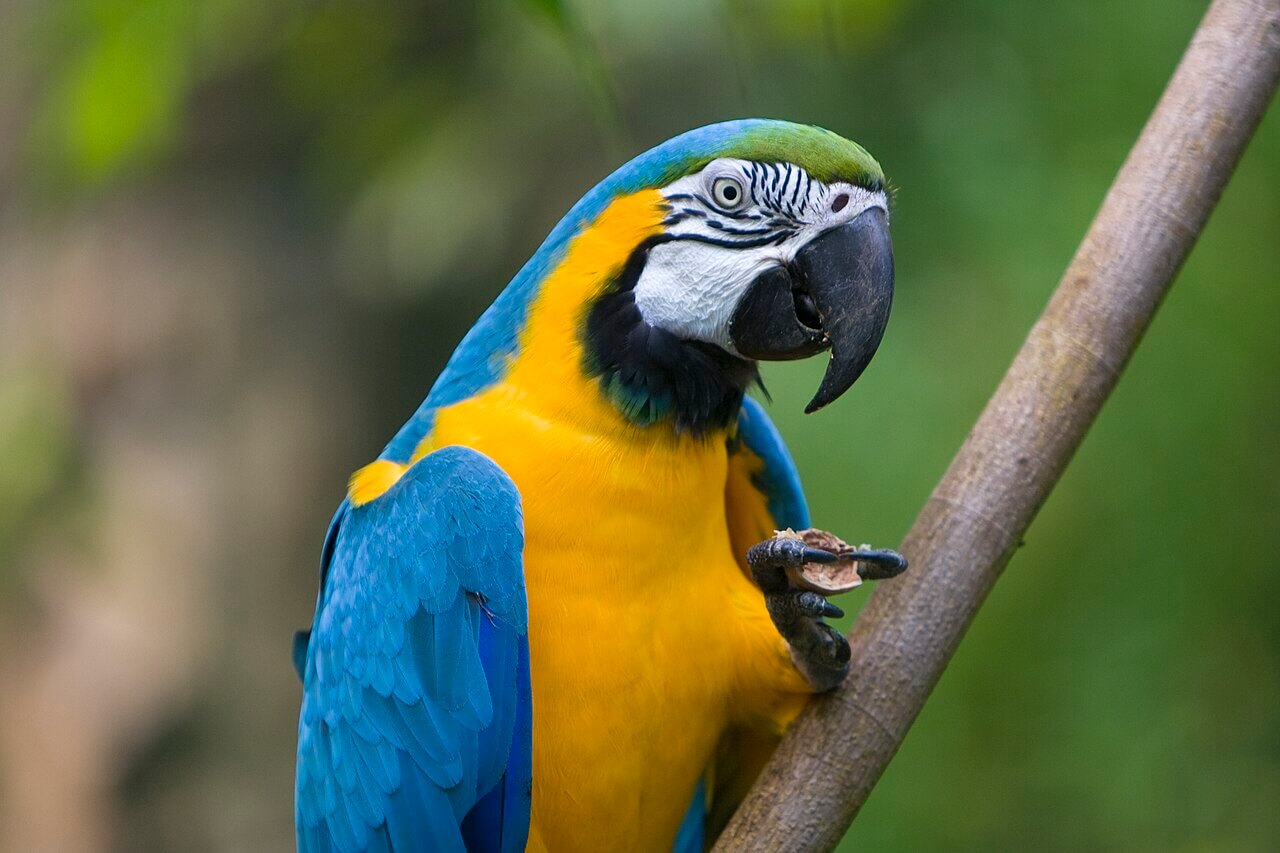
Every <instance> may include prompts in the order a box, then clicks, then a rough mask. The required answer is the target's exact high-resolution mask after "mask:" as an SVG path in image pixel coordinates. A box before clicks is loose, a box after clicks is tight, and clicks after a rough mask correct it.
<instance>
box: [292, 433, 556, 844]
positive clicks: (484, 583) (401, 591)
mask: <svg viewBox="0 0 1280 853" xmlns="http://www.w3.org/2000/svg"><path fill="white" fill-rule="evenodd" d="M523 547H524V533H523V522H522V519H521V513H520V495H519V492H518V491H517V490H516V487H515V485H514V484H513V483H512V482H511V480H510V478H509V477H507V475H506V474H505V473H503V471H502V470H501V469H500V468H498V466H497V465H495V464H494V463H493V462H492V461H490V460H489V459H488V458H487V457H485V456H483V455H481V454H480V453H477V452H476V451H474V450H470V449H468V448H463V447H447V448H443V449H441V450H437V451H436V452H434V453H432V454H430V455H428V456H427V457H425V458H424V459H422V460H421V461H419V462H418V463H417V464H415V465H414V466H413V467H412V468H411V469H409V471H407V472H406V473H405V475H404V477H402V478H401V479H400V480H399V481H398V482H397V483H396V484H395V485H394V486H392V487H391V488H390V489H389V490H388V491H387V492H386V493H385V494H383V495H382V496H381V497H379V498H378V499H376V500H374V501H372V502H370V503H368V504H365V505H364V506H360V507H354V506H351V505H350V504H344V505H343V507H342V508H340V509H339V511H338V515H337V516H336V517H335V518H334V522H333V525H332V526H331V528H330V534H329V538H328V540H327V541H326V543H325V552H324V556H323V558H322V560H323V567H322V578H323V580H322V587H321V591H320V598H319V601H318V603H317V606H316V616H315V621H314V623H313V626H312V630H311V632H310V635H309V636H308V635H307V634H301V635H300V636H299V638H298V639H297V640H295V646H294V659H295V662H296V663H299V664H301V669H302V674H303V698H302V713H301V715H300V718H299V721H298V760H297V788H296V805H295V821H296V824H297V832H298V849H299V850H300V851H306V853H310V851H340V852H341V853H348V851H362V850H379V851H381V850H386V851H391V850H396V851H411V850H442V851H450V850H464V849H466V850H471V851H479V850H484V851H517V850H523V849H524V846H525V841H526V838H527V835H528V829H529V806H530V795H531V790H532V698H531V694H530V689H529V643H528V636H527V622H528V601H527V598H526V596H525V587H524V571H523V567H522V560H521V552H522V550H523Z"/></svg>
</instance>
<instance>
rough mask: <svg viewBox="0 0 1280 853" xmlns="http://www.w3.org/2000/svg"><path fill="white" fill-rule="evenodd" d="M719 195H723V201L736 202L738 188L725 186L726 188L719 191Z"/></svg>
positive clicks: (731, 185)
mask: <svg viewBox="0 0 1280 853" xmlns="http://www.w3.org/2000/svg"><path fill="white" fill-rule="evenodd" d="M721 193H722V194H723V195H724V197H725V201H737V200H738V188H737V187H735V186H734V185H733V184H729V185H728V186H726V187H725V188H724V189H723V190H722V191H721Z"/></svg>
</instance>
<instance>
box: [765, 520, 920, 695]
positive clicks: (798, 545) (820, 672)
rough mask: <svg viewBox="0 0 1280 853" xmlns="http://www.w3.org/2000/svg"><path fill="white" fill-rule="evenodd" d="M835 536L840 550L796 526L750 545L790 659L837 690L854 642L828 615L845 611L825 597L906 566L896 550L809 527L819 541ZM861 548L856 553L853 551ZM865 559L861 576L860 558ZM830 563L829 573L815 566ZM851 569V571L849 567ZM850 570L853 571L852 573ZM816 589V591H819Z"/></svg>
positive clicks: (815, 681) (819, 686) (817, 686)
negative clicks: (856, 543) (852, 544)
mask: <svg viewBox="0 0 1280 853" xmlns="http://www.w3.org/2000/svg"><path fill="white" fill-rule="evenodd" d="M818 534H821V537H825V538H822V539H821V541H823V542H824V544H825V542H827V541H830V542H831V543H832V545H833V547H836V548H837V550H836V551H834V552H833V551H827V550H824V549H822V548H813V547H810V545H809V544H808V543H807V542H806V541H805V539H804V538H801V535H800V534H796V533H793V532H792V531H785V532H783V533H779V534H778V535H777V536H775V537H774V538H772V539H766V540H765V541H763V542H759V543H757V544H755V545H753V546H752V547H751V549H750V550H749V551H747V565H748V566H750V567H751V574H752V576H753V577H754V578H755V581H756V584H757V585H758V586H759V587H760V590H761V591H762V592H763V593H764V598H765V606H766V607H767V608H768V610H769V616H770V618H771V619H773V624H774V626H775V627H776V628H777V629H778V633H780V634H781V635H782V638H783V639H784V640H786V641H787V644H788V645H789V646H790V647H791V660H792V662H793V663H794V664H795V667H796V669H797V670H798V671H799V672H800V674H801V675H802V676H804V678H805V680H806V681H808V682H809V684H810V685H811V686H812V687H813V689H814V690H816V691H818V692H820V693H821V692H825V691H827V690H832V689H834V688H835V687H837V686H839V684H840V682H842V681H844V679H845V676H847V675H848V674H849V656H850V653H849V642H848V641H847V640H846V639H845V638H844V635H842V634H841V633H840V632H839V631H837V630H836V629H835V628H833V627H831V626H830V625H828V624H827V623H825V622H823V621H822V619H823V617H837V618H838V617H840V616H843V615H844V611H843V610H841V609H840V608H839V607H836V606H835V605H834V604H832V603H831V602H829V601H827V600H826V599H825V598H823V595H822V594H820V593H823V594H827V595H831V594H833V593H835V592H844V591H846V590H847V589H851V588H853V586H856V585H858V584H860V583H861V582H862V579H864V578H865V579H866V580H879V579H882V578H891V577H896V576H897V575H899V574H901V573H902V572H903V571H905V570H906V568H907V561H906V558H905V557H903V556H902V555H901V554H899V553H898V552H896V551H870V550H857V551H856V552H855V550H854V549H850V548H849V547H848V546H846V545H844V543H843V542H840V540H838V539H836V538H835V537H833V536H831V535H830V534H823V533H822V532H821V531H805V532H804V535H805V536H807V537H808V538H809V539H811V540H814V541H819V537H818V536H817V535H818ZM855 553H856V557H855V556H853V555H854V554H855ZM859 563H861V564H865V568H862V569H861V572H862V574H861V577H860V576H859V573H858V570H857V568H856V564H859ZM815 564H816V566H821V567H823V568H827V567H829V568H830V572H829V576H828V577H826V578H822V577H820V576H819V575H818V574H816V573H814V572H813V571H811V569H812V568H815V567H816V566H815ZM850 569H852V572H851V571H850ZM849 575H851V577H850V576H849ZM815 590H816V591H815Z"/></svg>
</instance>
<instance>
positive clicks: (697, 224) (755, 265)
mask: <svg viewBox="0 0 1280 853" xmlns="http://www.w3.org/2000/svg"><path fill="white" fill-rule="evenodd" d="M725 142H726V144H725V145H724V148H723V150H721V151H720V152H717V156H714V157H712V158H711V159H709V160H708V161H706V162H702V161H701V160H700V159H699V160H695V161H694V162H693V163H691V164H689V168H687V171H686V173H685V174H682V175H681V176H680V177H678V178H676V179H674V180H671V181H670V182H668V183H666V184H664V185H662V186H661V187H659V188H658V189H659V191H660V192H661V194H662V197H663V199H664V200H665V202H666V205H667V207H668V208H669V214H668V215H667V217H666V218H665V220H664V222H663V230H662V232H661V233H660V234H658V235H657V236H655V237H652V238H651V239H650V240H649V241H648V244H647V245H646V246H644V247H643V248H642V249H641V250H640V251H639V252H638V253H637V257H636V258H635V259H634V262H633V269H632V274H633V275H634V281H633V282H632V283H631V287H632V292H633V298H634V302H635V306H636V308H637V309H638V311H639V313H640V316H641V317H643V319H644V321H645V322H646V323H648V324H649V325H651V326H654V327H656V328H658V329H663V330H665V331H667V332H669V333H671V334H673V335H675V336H676V337H677V338H679V339H681V340H683V341H697V342H702V343H705V344H708V345H710V346H714V347H718V348H720V349H722V350H724V351H725V352H727V353H729V354H731V355H733V356H737V357H740V358H742V359H746V360H750V361H755V360H766V361H768V360H790V359H798V358H807V357H809V356H813V355H816V354H818V353H820V352H824V351H829V352H830V361H829V363H828V365H827V370H826V374H825V376H824V377H823V379H822V384H821V385H820V387H819V388H818V391H817V393H816V394H815V395H814V397H813V399H812V401H811V402H810V403H809V405H808V406H807V407H806V411H807V412H813V411H816V410H818V409H820V408H822V407H823V406H825V405H827V404H828V403H830V402H832V401H833V400H835V399H836V398H837V397H839V396H840V395H841V394H843V393H844V392H845V391H846V390H848V389H849V387H850V386H851V385H853V383H854V382H855V381H856V380H857V379H858V377H859V376H860V375H861V374H862V372H863V370H865V369H866V367H867V365H868V364H869V363H870V361H871V358H872V356H874V355H875V352H876V349H877V348H878V346H879V344H880V339H881V337H882V336H883V334H884V330H885V326H886V324H887V323H888V320H889V309H890V306H891V305H892V302H893V283H894V273H893V248H892V244H891V243H890V240H889V220H888V199H887V196H886V193H885V188H884V175H883V173H882V172H881V170H880V167H879V165H878V164H877V163H876V162H875V160H873V159H872V158H871V156H870V155H869V154H867V152H866V151H865V150H863V149H862V148H861V147H859V146H858V145H856V144H854V143H852V142H849V141H848V140H846V139H844V138H842V137H840V136H837V135H836V134H834V133H830V132H828V131H825V130H821V129H818V128H814V127H809V126H804V125H793V124H787V123H782V122H766V123H763V124H761V125H759V126H756V127H754V128H752V127H749V128H748V129H746V130H745V131H743V132H739V133H737V134H729V135H728V136H727V138H726V140H725Z"/></svg>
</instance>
